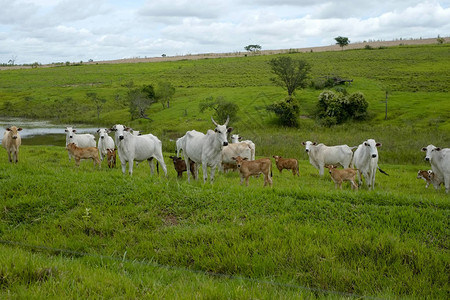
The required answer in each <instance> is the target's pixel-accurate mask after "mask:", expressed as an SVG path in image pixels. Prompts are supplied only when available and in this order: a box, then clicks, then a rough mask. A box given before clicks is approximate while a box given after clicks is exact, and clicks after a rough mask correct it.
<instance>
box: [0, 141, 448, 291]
mask: <svg viewBox="0 0 450 300" xmlns="http://www.w3.org/2000/svg"><path fill="white" fill-rule="evenodd" d="M167 156H168V154H166V155H165V157H166V158H167ZM21 158H22V159H21V161H20V163H19V164H18V165H10V164H9V163H7V161H6V159H3V160H1V162H0V174H2V175H1V178H0V181H1V187H0V195H1V198H2V199H3V200H2V210H1V220H2V223H1V227H0V231H1V236H2V241H9V242H8V243H3V244H2V252H3V253H5V255H4V256H2V259H1V260H2V263H1V266H2V267H1V271H0V275H1V277H0V278H2V280H1V281H0V282H1V292H2V294H3V295H4V296H6V295H18V296H21V297H38V298H40V297H45V298H47V297H57V298H59V297H82V298H84V297H113V296H117V297H124V298H136V297H137V298H140V297H144V296H152V297H156V298H164V297H165V298H191V297H199V298H216V297H218V298H265V299H270V298H274V297H275V298H286V299H289V298H304V297H306V298H310V297H315V296H318V297H322V296H330V297H336V298H340V297H342V296H345V295H347V294H354V295H357V296H358V295H359V296H375V297H383V298H385V297H387V298H391V297H392V298H396V297H417V298H424V297H431V298H445V297H446V295H447V294H448V292H449V281H448V279H449V272H448V270H449V267H450V261H449V252H448V251H449V246H450V244H449V239H448V237H449V234H450V232H449V231H450V229H449V228H450V227H449V223H448V221H449V220H450V215H449V212H450V203H449V198H448V195H446V194H445V193H444V192H443V190H441V191H434V189H431V188H430V189H428V190H426V189H425V187H424V185H425V183H424V182H423V181H422V180H418V179H416V178H415V176H416V173H417V169H418V168H419V167H420V168H426V165H420V166H407V165H390V164H389V165H385V166H383V168H384V169H385V170H386V171H387V172H388V173H390V176H389V177H387V176H384V175H382V174H378V175H377V186H376V189H375V191H368V190H367V189H366V188H362V189H361V190H360V191H358V192H355V191H353V190H351V188H350V185H344V188H343V190H342V191H340V190H335V189H334V184H333V183H332V182H331V180H330V178H329V176H328V174H326V176H324V178H320V177H319V176H318V172H317V170H315V169H314V168H313V167H312V166H311V165H309V163H308V161H306V160H302V161H300V165H301V167H300V170H301V176H300V177H293V176H292V174H291V173H290V172H286V171H285V172H283V173H282V174H279V172H278V170H274V177H273V181H274V187H273V188H272V189H270V188H263V187H262V185H263V179H262V178H253V179H252V180H251V181H250V186H249V187H248V188H247V187H243V186H240V185H239V178H238V175H237V174H236V173H227V174H225V175H223V174H221V175H218V176H217V177H216V181H215V183H214V185H210V184H206V185H204V184H203V183H201V181H200V182H193V183H191V184H188V183H187V182H186V175H184V179H183V180H177V179H176V173H175V171H174V170H173V168H172V166H171V165H170V164H169V163H170V160H167V159H166V162H167V165H168V166H169V177H168V178H164V177H163V176H162V175H160V176H156V175H154V176H151V175H150V168H149V167H148V166H147V164H144V163H143V164H140V165H139V166H138V167H136V168H135V172H134V174H133V177H132V178H131V177H129V176H124V175H122V173H121V171H120V170H119V169H118V168H117V169H114V170H111V169H108V168H105V166H106V164H105V163H104V164H103V168H102V169H101V170H98V169H94V168H93V166H92V163H91V162H88V161H85V162H82V164H81V166H80V168H79V169H77V168H76V167H75V164H74V162H73V161H72V162H69V161H68V159H67V153H66V151H65V150H64V148H63V147H44V146H28V147H23V149H22V152H21ZM11 242H13V243H14V244H11ZM16 243H17V244H16ZM33 246H34V247H33ZM40 247H44V248H45V249H42V248H40ZM61 250H62V251H61Z"/></svg>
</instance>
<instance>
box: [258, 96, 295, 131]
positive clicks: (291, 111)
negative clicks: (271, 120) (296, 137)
mask: <svg viewBox="0 0 450 300" xmlns="http://www.w3.org/2000/svg"><path fill="white" fill-rule="evenodd" d="M266 109H267V110H268V111H272V112H274V113H275V114H276V115H277V117H278V118H279V119H280V123H281V125H283V126H288V127H297V126H298V117H299V115H300V106H299V104H298V101H297V100H296V99H295V98H291V97H288V98H286V99H285V100H282V101H280V102H277V103H273V104H270V105H268V106H266Z"/></svg>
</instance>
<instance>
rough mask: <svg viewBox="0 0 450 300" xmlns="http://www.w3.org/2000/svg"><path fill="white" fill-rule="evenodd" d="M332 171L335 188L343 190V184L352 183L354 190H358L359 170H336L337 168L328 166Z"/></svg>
mask: <svg viewBox="0 0 450 300" xmlns="http://www.w3.org/2000/svg"><path fill="white" fill-rule="evenodd" d="M326 167H327V168H328V169H329V170H330V171H329V173H330V175H331V179H333V181H334V186H335V187H336V188H337V187H338V186H339V188H340V189H341V190H342V182H344V181H350V182H351V183H352V188H354V189H355V190H358V185H357V184H356V182H355V177H356V173H357V172H358V170H357V169H352V168H347V169H340V170H338V169H336V166H333V165H330V166H326Z"/></svg>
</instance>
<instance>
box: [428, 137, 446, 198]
mask: <svg viewBox="0 0 450 300" xmlns="http://www.w3.org/2000/svg"><path fill="white" fill-rule="evenodd" d="M422 151H423V152H426V153H427V154H426V156H425V160H426V161H429V162H430V164H431V169H432V170H433V172H434V173H435V174H436V175H437V177H438V178H444V185H445V192H446V193H449V192H450V148H439V147H435V146H433V145H428V146H427V147H424V148H422Z"/></svg>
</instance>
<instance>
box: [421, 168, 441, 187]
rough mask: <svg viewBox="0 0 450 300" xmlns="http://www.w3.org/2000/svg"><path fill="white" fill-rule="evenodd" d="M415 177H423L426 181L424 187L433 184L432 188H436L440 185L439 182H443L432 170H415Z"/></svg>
mask: <svg viewBox="0 0 450 300" xmlns="http://www.w3.org/2000/svg"><path fill="white" fill-rule="evenodd" d="M417 179H423V180H425V182H426V183H427V185H426V186H425V188H428V187H429V186H430V184H432V185H433V186H434V188H435V189H436V190H437V189H439V187H440V186H441V184H443V183H444V180H443V179H441V178H438V176H436V174H435V173H434V172H433V171H432V170H428V171H426V170H419V172H417Z"/></svg>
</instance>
